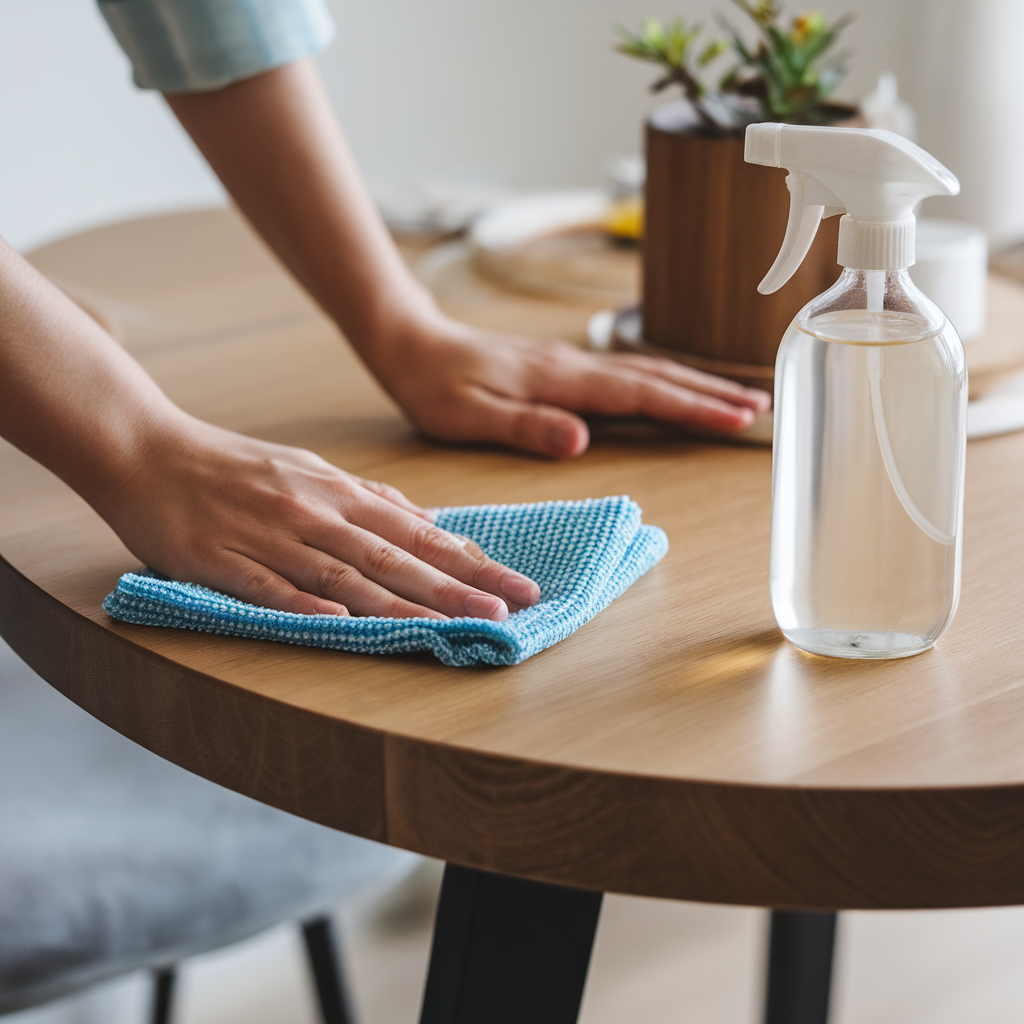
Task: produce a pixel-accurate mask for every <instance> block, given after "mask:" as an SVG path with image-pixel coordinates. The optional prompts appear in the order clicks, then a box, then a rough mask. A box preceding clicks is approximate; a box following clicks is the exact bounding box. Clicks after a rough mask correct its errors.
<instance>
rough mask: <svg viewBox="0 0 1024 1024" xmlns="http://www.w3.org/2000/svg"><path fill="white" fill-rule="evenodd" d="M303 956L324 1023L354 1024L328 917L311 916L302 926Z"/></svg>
mask: <svg viewBox="0 0 1024 1024" xmlns="http://www.w3.org/2000/svg"><path fill="white" fill-rule="evenodd" d="M302 937H303V939H305V941H306V955H307V956H308V957H309V966H310V968H311V970H312V971H313V980H314V982H315V983H316V995H317V1000H318V1001H319V1003H320V1015H321V1016H322V1017H323V1021H324V1024H354V1022H355V1017H354V1016H353V1014H352V1007H351V1005H350V1003H349V999H348V992H347V990H346V988H345V981H344V974H343V972H342V970H341V956H340V953H339V950H338V946H337V941H336V939H335V936H334V929H333V928H332V927H331V921H330V918H327V917H315V918H311V919H310V920H308V921H304V922H303V924H302Z"/></svg>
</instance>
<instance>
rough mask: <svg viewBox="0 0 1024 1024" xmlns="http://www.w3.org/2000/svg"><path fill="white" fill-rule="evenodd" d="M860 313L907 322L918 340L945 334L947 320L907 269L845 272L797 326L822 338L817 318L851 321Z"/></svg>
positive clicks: (799, 317)
mask: <svg viewBox="0 0 1024 1024" xmlns="http://www.w3.org/2000/svg"><path fill="white" fill-rule="evenodd" d="M857 310H863V311H865V312H868V313H878V314H883V315H884V316H885V317H886V318H887V319H891V320H892V321H893V323H894V324H895V323H896V322H897V321H900V322H904V323H905V325H906V329H907V330H908V331H910V332H911V333H912V334H913V335H914V336H915V337H916V336H919V335H921V336H923V335H928V334H933V333H935V332H937V331H940V330H942V328H943V327H944V326H945V323H946V317H945V315H944V314H943V313H942V311H941V310H940V309H939V308H938V306H936V305H935V303H933V302H932V301H931V300H930V299H928V298H927V297H926V296H925V295H924V293H923V292H922V291H921V290H920V289H919V288H918V287H917V285H915V284H914V282H913V281H912V280H911V279H910V274H909V273H908V272H907V271H906V270H905V269H897V270H856V269H854V268H853V267H846V268H844V270H843V272H842V274H840V276H839V280H838V281H836V283H835V284H834V285H832V287H831V288H829V289H828V291H826V292H822V294H821V295H819V296H818V297H817V298H816V299H812V300H811V301H810V302H809V303H808V304H807V305H806V306H804V308H803V309H802V310H800V312H799V313H798V314H797V322H798V324H799V325H800V326H801V328H802V329H804V330H807V331H808V333H810V334H819V333H820V332H819V329H818V328H815V327H813V326H812V322H813V321H814V319H815V318H816V317H819V316H824V315H826V314H833V316H835V315H837V314H838V315H840V319H844V320H846V319H848V318H849V317H850V316H851V315H852V314H853V313H855V312H856V311H857Z"/></svg>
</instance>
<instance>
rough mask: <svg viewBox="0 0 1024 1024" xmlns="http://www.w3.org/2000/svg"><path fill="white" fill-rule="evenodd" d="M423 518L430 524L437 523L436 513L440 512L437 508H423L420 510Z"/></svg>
mask: <svg viewBox="0 0 1024 1024" xmlns="http://www.w3.org/2000/svg"><path fill="white" fill-rule="evenodd" d="M420 511H421V513H422V515H423V518H424V519H427V520H429V521H430V522H432V523H436V522H437V513H438V512H440V511H441V510H440V509H439V508H424V509H421V510H420Z"/></svg>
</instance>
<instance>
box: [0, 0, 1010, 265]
mask: <svg viewBox="0 0 1024 1024" xmlns="http://www.w3.org/2000/svg"><path fill="white" fill-rule="evenodd" d="M329 2H330V3H331V6H332V9H333V10H334V14H335V17H336V19H337V22H338V26H339V34H338V39H337V41H336V42H335V43H334V45H333V46H332V48H331V49H330V50H329V51H328V52H327V53H326V54H325V55H324V57H323V58H322V60H321V66H322V68H323V70H324V74H325V77H326V79H327V82H328V86H329V88H330V91H331V94H332V96H333V98H334V101H335V104H336V106H337V109H338V111H339V115H340V117H341V120H342V122H343V124H344V126H345V128H346V131H347V132H348V134H349V136H350V139H351V141H352V143H353V145H354V148H355V150H356V154H357V156H358V157H359V159H360V161H361V163H362V165H363V167H364V169H365V171H366V173H367V174H368V176H369V177H370V178H371V179H373V180H377V181H390V182H413V181H420V180H423V179H427V178H434V179H437V178H445V179H465V180H471V181H480V182H485V183H501V184H514V185H528V186H537V185H570V184H581V183H590V182H595V181H599V180H601V177H602V173H603V166H604V162H605V160H606V159H607V158H608V157H609V156H610V155H613V154H615V153H621V152H628V151H631V150H636V149H637V148H638V147H639V145H640V122H641V119H642V116H643V113H644V111H645V110H646V109H648V108H649V106H650V105H651V102H652V99H651V97H650V96H649V95H648V93H647V90H646V87H647V85H648V83H649V82H650V81H651V80H652V78H653V73H652V72H653V69H648V68H646V67H643V66H641V65H638V64H637V63H635V62H633V61H629V60H627V59H626V58H623V57H620V56H618V55H617V54H615V53H613V52H612V43H613V36H612V32H611V29H612V26H613V25H614V24H616V23H618V22H621V23H625V24H626V25H629V26H631V27H635V26H636V25H638V24H639V22H640V19H641V18H642V17H643V16H644V15H645V14H648V13H650V11H651V10H652V8H655V9H658V8H660V9H661V10H660V13H661V14H662V16H664V17H670V16H672V15H673V14H674V13H675V12H677V11H684V12H686V13H687V14H688V15H689V16H691V17H699V18H701V20H703V21H704V22H705V24H707V25H709V26H710V27H712V28H713V27H714V21H713V17H712V12H714V11H716V10H723V11H726V12H729V15H730V17H732V18H734V20H735V17H736V16H737V15H739V12H738V11H734V10H730V9H731V7H732V5H731V4H729V3H728V2H727V0H672V2H669V3H659V4H657V5H653V4H651V2H650V0H515V2H509V0H432V2H431V3H423V2H417V0H329ZM819 6H820V7H822V8H823V9H824V10H825V11H826V12H828V13H829V14H832V15H835V14H838V13H840V12H841V11H843V10H845V9H846V8H847V7H848V6H850V7H856V8H857V9H858V10H859V11H860V17H859V18H858V20H857V22H855V24H854V25H853V26H852V27H851V28H850V29H849V30H848V39H847V41H848V42H849V44H850V45H851V46H852V47H853V48H854V49H855V50H856V51H857V55H856V57H855V60H854V68H855V73H854V74H852V75H851V76H850V79H849V80H848V82H847V84H846V86H845V87H844V89H843V92H844V93H845V94H846V95H848V96H856V95H858V94H859V93H860V92H862V91H864V90H865V89H866V88H867V87H868V86H869V85H870V84H871V83H872V80H873V79H874V77H875V76H876V75H877V73H878V71H879V70H882V69H884V68H893V69H894V70H895V71H896V72H897V73H898V74H899V75H900V77H901V81H902V83H903V88H904V92H905V93H906V94H907V96H908V97H909V98H910V99H911V101H912V102H913V103H914V104H915V105H916V106H917V107H918V111H919V114H920V120H921V142H922V144H923V145H925V146H926V147H927V148H930V149H933V151H934V152H935V153H936V155H937V156H938V157H939V158H940V159H944V160H945V161H946V162H948V163H949V165H950V166H951V167H952V168H953V170H954V171H956V172H957V173H958V174H960V176H961V178H962V180H963V184H964V195H963V196H962V197H960V198H958V199H955V200H946V201H943V203H942V205H941V206H935V205H933V208H932V211H931V212H933V213H938V212H939V211H940V210H941V211H942V212H943V213H945V214H946V215H947V216H962V217H965V218H968V219H973V220H975V221H977V222H978V223H981V224H982V225H983V226H985V227H987V228H988V229H989V230H990V231H994V232H995V234H996V235H997V237H998V239H999V240H1002V239H1009V238H1012V237H1016V236H1024V190H1022V188H1021V186H1020V178H1021V175H1020V170H1019V168H1020V165H1021V162H1022V159H1024V149H1021V147H1020V145H1018V144H1017V143H1016V142H1015V140H1014V139H1013V138H1012V137H1011V136H1012V132H1011V131H1008V129H1009V128H1011V127H1020V120H1021V115H1020V113H1019V109H1020V108H1019V102H1018V101H1017V100H1016V98H1015V97H1016V95H1017V92H1018V88H1017V85H1018V83H1017V81H1016V69H1017V64H1018V63H1019V62H1018V61H1017V59H1016V50H1015V47H1016V45H1017V42H1016V41H1017V40H1019V39H1020V38H1022V37H1024V31H1022V30H1024V3H1021V2H1020V0H899V2H897V0H859V2H856V0H851V2H850V3H849V4H848V3H846V2H845V0H827V2H825V0H822V2H821V3H819ZM220 199H221V192H220V189H219V187H218V186H217V184H216V182H215V181H214V180H213V178H212V176H211V175H210V174H209V172H208V171H207V170H206V168H205V166H204V165H203V164H202V162H201V160H200V159H199V158H198V157H197V156H196V155H195V153H194V151H193V150H192V148H191V145H190V143H189V142H188V140H187V139H186V138H185V137H184V135H183V133H182V132H181V130H180V129H179V128H178V126H177V124H176V122H175V121H174V120H173V118H172V117H171V116H170V115H169V114H168V112H167V110H166V108H165V107H164V106H163V104H162V102H161V101H160V100H159V99H158V98H157V97H155V96H153V95H149V94H143V93H139V92H138V91H137V90H135V89H134V87H133V86H132V85H131V84H130V81H129V73H128V67H127V61H126V60H125V58H124V57H123V55H122V54H121V53H120V51H119V50H118V49H117V47H116V44H115V43H114V42H113V40H112V39H111V37H110V35H109V32H108V31H107V29H106V26H105V24H104V23H103V21H102V19H101V18H100V16H99V14H98V13H97V12H96V9H95V6H94V4H93V2H92V0H0V234H3V235H4V236H5V237H7V238H8V239H9V240H10V241H11V242H12V243H13V244H15V245H16V246H18V247H21V248H26V247H29V246H31V245H33V244H37V243H38V242H40V241H42V240H44V239H47V238H50V237H53V236H55V235H59V234H62V233H66V232H69V231H73V230H77V229H80V228H82V227H84V226H87V225H89V224H93V223H97V222H101V221H104V220H110V219H115V218H120V217H128V216H134V215H137V214H139V213H142V212H146V211H150V210H165V209H173V208H176V207H182V206H189V205H196V204H201V203H210V202H217V201H220Z"/></svg>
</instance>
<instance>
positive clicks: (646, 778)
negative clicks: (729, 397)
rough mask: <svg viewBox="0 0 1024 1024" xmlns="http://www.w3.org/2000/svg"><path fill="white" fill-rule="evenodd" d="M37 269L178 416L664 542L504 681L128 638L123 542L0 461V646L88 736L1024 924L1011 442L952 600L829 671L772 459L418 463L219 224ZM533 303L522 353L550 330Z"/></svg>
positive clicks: (726, 454)
mask: <svg viewBox="0 0 1024 1024" xmlns="http://www.w3.org/2000/svg"><path fill="white" fill-rule="evenodd" d="M34 259H35V261H36V262H37V264H38V265H39V266H41V267H43V268H44V269H46V271H47V272H49V273H51V274H52V275H54V276H55V277H57V278H59V279H60V280H61V281H63V282H65V283H66V284H67V285H68V286H69V287H78V288H85V289H89V292H90V295H91V297H92V298H91V301H92V302H93V303H94V304H95V305H96V307H97V311H98V314H99V315H103V316H104V317H109V318H111V319H112V320H113V321H114V322H116V324H117V329H118V331H119V333H120V335H121V337H122V339H123V343H124V344H125V345H126V346H128V347H129V349H132V350H133V351H136V352H137V354H138V356H139V358H140V360H141V361H142V362H143V364H144V365H145V366H146V368H147V369H148V370H149V371H150V372H151V373H153V374H154V376H155V377H156V378H157V379H158V380H159V382H160V383H161V385H162V386H163V387H165V388H166V389H167V390H168V392H169V393H170V394H171V395H172V396H173V397H174V398H175V400H177V401H179V402H181V403H182V404H183V405H184V406H185V407H186V408H188V409H189V410H190V411H192V412H194V413H196V414H197V415H201V416H204V417H206V418H208V419H211V420H213V421H215V422H218V423H222V424H224V425H226V426H230V427H233V428H235V429H240V430H245V431H248V432H250V433H253V434H255V435H258V436H262V437H267V438H271V439H274V440H281V441H287V442H290V443H297V444H304V445H306V446H308V447H310V448H313V449H314V450H316V451H318V452H319V453H320V454H322V455H323V456H324V457H325V458H327V459H329V460H331V461H332V462H335V463H336V464H338V465H342V466H344V467H346V468H348V469H351V470H353V471H354V472H357V473H360V474H361V475H364V476H369V477H375V478H378V479H386V480H388V481H390V482H391V483H394V484H396V485H397V486H399V487H401V488H403V489H404V490H405V491H406V492H407V493H408V494H409V495H410V496H411V497H413V498H414V499H415V500H419V501H421V502H423V503H425V504H438V505H443V504H463V503H474V502H485V501H529V500H541V499H548V498H580V497H586V496H599V495H603V494H616V493H628V494H631V495H632V496H633V497H634V498H635V499H636V500H637V501H638V502H639V503H640V504H641V506H642V507H643V508H644V512H645V518H646V520H647V521H648V522H653V523H657V524H659V525H661V526H663V527H664V528H665V529H666V531H667V532H668V534H669V538H670V541H671V543H672V550H671V551H670V553H669V555H668V556H667V558H666V559H665V560H664V561H663V562H662V563H661V564H660V565H659V566H658V567H656V568H655V569H654V570H653V571H652V572H651V573H650V574H648V575H647V576H646V577H644V578H643V579H642V580H641V581H639V582H638V583H637V584H636V585H635V586H634V587H633V588H631V589H630V590H629V591H628V592H627V593H626V594H625V595H623V596H622V597H621V598H620V599H619V600H617V601H616V602H615V603H614V604H613V605H612V606H611V607H610V608H608V609H607V610H606V611H604V612H603V613H601V614H600V615H599V616H598V617H597V618H596V619H594V620H593V621H592V622H591V623H589V624H588V625H587V626H585V627H584V628H583V629H581V630H580V631H579V632H578V633H577V634H575V635H574V636H572V637H570V638H569V639H568V640H566V641H564V642H563V643H561V644H559V645H557V646H556V647H555V648H553V649H551V650H550V651H547V652H544V653H543V654H541V655H538V656H537V657H535V658H532V659H531V660H530V661H528V662H526V663H525V664H523V665H521V666H518V667H516V668H510V669H473V670H465V669H449V668H446V667H444V666H442V665H440V664H439V663H437V662H435V661H433V660H432V659H430V658H427V657H395V658H389V659H384V658H373V657H369V656H359V655H348V654H341V653H336V652H330V651H315V650H305V649H301V648H295V647H289V646H285V645H277V644H270V643H259V642H253V641H247V640H242V639H235V638H229V637H211V636H203V635H200V634H196V633H190V632H184V631H181V632H179V631H175V630H161V629H156V628H146V627H136V626H129V625H126V624H123V623H118V622H114V621H112V620H109V619H108V618H107V617H106V616H105V615H104V613H103V612H102V609H101V607H100V603H101V601H102V599H103V597H104V596H105V594H106V593H107V592H109V591H110V590H111V589H112V588H113V586H114V584H115V583H116V580H117V577H118V575H119V574H120V573H121V572H124V571H126V570H131V569H133V568H136V563H135V562H134V560H133V559H132V557H131V556H130V554H128V552H126V551H125V549H124V548H123V547H122V545H121V544H120V542H119V541H118V540H117V538H116V537H115V536H114V535H113V534H112V533H111V531H110V530H109V528H108V527H106V525H105V524H104V523H103V522H102V521H100V520H99V519H98V518H97V517H96V516H95V514H94V513H93V512H92V511H91V510H90V509H89V508H88V507H87V506H86V505H85V504H84V503H83V502H82V501H81V500H80V499H79V498H77V496H75V495H74V494H72V493H71V492H70V491H68V490H67V488H66V487H64V486H63V484H61V483H60V482H59V481H57V480H56V479H54V478H53V477H52V476H51V475H50V474H48V473H47V472H46V471H45V470H43V469H41V468H40V467H38V466H37V465H35V464H34V463H32V462H31V461H30V460H28V459H27V458H25V457H24V456H22V455H21V454H20V453H18V452H16V451H14V450H13V449H11V448H10V447H9V446H0V480H2V481H3V488H4V491H3V494H4V500H3V502H2V507H0V552H2V554H3V557H4V562H3V563H2V564H0V631H2V632H3V635H4V636H5V637H6V638H7V639H8V640H9V642H10V643H11V644H12V646H13V647H14V648H15V649H16V650H17V651H18V652H19V653H21V654H22V656H23V657H25V658H26V660H28V661H29V662H30V663H31V664H32V665H33V666H34V667H36V668H37V670H38V671H40V672H41V674H42V675H43V676H44V677H45V678H47V679H49V680H50V681H51V682H52V683H53V684H54V685H55V686H57V687H58V688H59V689H61V690H62V691H63V692H65V693H67V694H68V696H70V697H71V698H72V699H73V700H75V701H76V702H77V703H79V704H81V706H82V707H84V708H86V709H87V710H88V711H90V712H91V713H93V714H94V715H96V716H97V717H98V718H100V719H102V720H103V721H105V722H107V723H108V724H110V725H112V726H113V727H114V728H116V729H118V730H119V731H121V732H123V733H124V734H125V735H128V736H130V737H131V738H132V739H134V740H136V741H137V742H139V743H142V744H143V745H145V746H147V747H148V748H150V749H151V750H154V751H156V752H157V753H159V754H161V755H162V756H164V757H167V758H169V759H171V760H173V761H176V762H177V763H179V764H182V765H184V766H185V767H187V768H189V769H190V770H192V771H195V772H197V773H199V774H202V775H204V776H206V777H208V778H211V779H213V780H215V781H217V782H220V783H222V784H224V785H227V786H230V787H232V788H234V789H237V790H239V791H241V792H244V793H247V794H249V795H251V796H254V797H256V798H258V799H261V800H264V801H266V802H268V803H271V804H274V805H275V806H278V807H283V808H286V809H288V810H291V811H294V812H295V813H298V814H301V815H303V816H305V817H308V818H311V819H313V820H317V821H321V822H324V823H325V824H329V825H332V826H334V827H339V828H343V829H346V830H348V831H352V832H355V833H357V834H361V835H366V836H369V837H371V838H375V839H384V840H386V841H388V842H392V843H395V844H397V845H401V846H406V847H409V848H412V849H417V850H420V851H422V852H426V853H430V854H433V855H435V856H439V857H443V858H445V859H448V860H452V861H455V862H458V863H462V864H467V865H473V866H478V867H483V868H489V869H493V870H500V871H506V872H510V873H514V874H520V875H523V876H527V877H533V878H539V879H543V880H548V881H556V882H567V883H571V884H574V885H579V886H584V887H593V888H601V889H606V890H611V891H618V892H627V893H637V894H645V895H655V896H671V897H678V898H685V899H696V900H713V901H720V902H735V903H751V904H761V905H771V906H802V907H849V908H855V907H890V908H898V907H938V906H972V905H994V904H1002V903H1016V902H1024V744H1022V743H1021V735H1022V730H1024V679H1022V677H1024V664H1022V658H1021V656H1020V653H1019V643H1018V637H1019V635H1020V632H1021V630H1020V622H1021V616H1022V612H1024V546H1022V545H1021V543H1020V532H1021V527H1020V523H1021V519H1022V517H1021V510H1022V508H1024V471H1022V470H1024V436H1021V435H1011V436H1006V437H1000V438H992V439H989V440H985V441H979V442H974V443H972V444H971V445H970V446H969V450H968V478H967V503H966V527H965V539H964V587H963V596H962V600H961V605H960V610H959V613H958V615H957V618H956V620H955V622H954V624H953V626H952V628H951V629H950V631H949V632H948V633H947V634H946V636H945V637H943V638H942V640H940V642H939V644H938V646H937V648H936V649H935V650H934V651H932V652H929V653H928V654H925V655H921V656H919V657H917V658H912V659H908V660H906V661H901V662H890V663H870V664H867V663H865V664H858V663H853V662H839V661H833V660H829V659H824V658H817V657H813V656H810V655H803V654H801V653H799V652H797V651H796V650H794V649H793V648H791V647H790V646H788V645H787V644H786V643H785V642H784V641H783V639H782V638H781V636H780V635H779V633H778V631H777V629H776V627H775V623H774V620H773V618H772V615H771V610H770V606H769V602H768V595H767V561H768V509H769V497H770V455H769V454H768V453H767V452H764V451H760V450H752V449H745V448H740V447H732V446H728V445H709V444H703V443H699V442H697V441H695V440H692V439H688V438H686V437H685V436H682V435H680V434H679V433H675V432H671V431H667V430H661V429H656V428H642V429H639V428H629V429H626V428H619V427H613V426H609V425H604V424H596V425H595V443H594V445H593V447H592V448H591V450H590V451H589V452H587V453H586V455H584V456H583V457H582V458H580V459H578V460H574V461H572V462H566V463H557V464H553V463H548V462H543V461H540V460H536V459H531V458H528V457H524V456H519V455H516V454H512V453H507V452H502V451H497V450H493V449H488V448H484V447H476V448H474V447H465V448H455V447H449V446H441V445H435V444H432V443H430V442H428V441H426V440H424V439H423V438H421V437H418V436H417V435H416V434H415V433H414V432H413V431H412V430H411V429H410V428H409V426H408V425H407V424H406V423H405V422H404V421H403V420H402V418H401V416H400V415H399V414H398V413H397V411H396V410H395V409H394V407H393V406H392V405H391V403H390V401H389V400H388V398H387V397H386V396H385V395H384V394H383V393H382V392H381V390H380V389H379V388H378V387H377V386H376V385H375V384H374V383H373V382H372V380H371V379H370V378H369V376H368V375H367V374H366V372H365V371H364V370H363V369H362V368H361V366H360V365H359V364H358V362H357V361H356V360H355V359H354V357H353V356H352V355H351V354H350V352H349V351H348V349H347V348H346V347H345V345H344V344H343V342H342V341H341V339H340V338H339V337H338V335H337V333H336V332H335V331H334V329H333V328H332V327H331V326H330V325H329V324H328V323H327V322H326V321H324V320H323V319H322V318H321V317H320V316H319V314H318V313H317V312H316V311H315V309H313V307H312V306H311V305H310V304H309V303H308V302H307V301H306V300H305V299H304V298H303V297H302V296H301V295H300V294H299V292H298V291H297V289H295V287H294V285H292V284H291V283H290V282H289V281H288V280H287V279H286V278H285V277H284V275H283V274H282V272H281V271H280V270H279V269H278V268H277V266H276V264H275V263H274V262H273V261H272V260H271V259H270V257H269V256H267V254H266V253H265V252H264V251H263V250H262V249H261V247H260V246H259V245H258V243H257V242H255V240H254V239H253V238H252V236H251V235H250V234H249V232H248V231H247V230H246V229H245V228H244V227H243V226H242V225H240V223H239V222H238V221H237V220H236V219H235V218H234V217H233V215H231V214H229V213H224V212H214V213H205V214H190V215H178V216H175V217H166V218H154V219H151V220H147V221H141V222H136V223H133V224H129V225H121V226H115V227H111V228H105V229H101V230H98V231H94V232H90V233H88V234H86V235H82V236H79V237H77V238H75V239H71V240H68V241H66V242H62V243H57V244H55V245H53V246H50V247H48V248H46V249H44V250H42V251H40V252H39V253H37V254H36V255H35V257H34ZM441 298H442V301H443V300H444V296H443V295H442V296H441ZM508 301H509V302H511V301H512V300H508ZM529 303H530V304H529V321H530V323H531V324H532V325H533V327H534V329H536V330H537V331H538V333H546V332H547V331H548V329H549V327H548V325H549V324H557V323H561V322H564V318H565V316H566V308H567V307H565V306H563V305H560V304H559V303H556V302H550V303H547V304H545V303H543V302H541V301H540V300H536V299H533V300H529ZM508 308H509V310H510V311H511V312H510V317H509V319H510V320H514V317H513V316H512V313H514V309H513V307H512V306H509V307H508ZM480 315H481V316H482V317H484V316H487V315H489V314H487V311H486V310H481V311H480ZM581 315H582V314H581ZM547 316H550V320H548V319H546V317H547ZM510 326H515V324H514V323H512V324H510Z"/></svg>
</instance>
